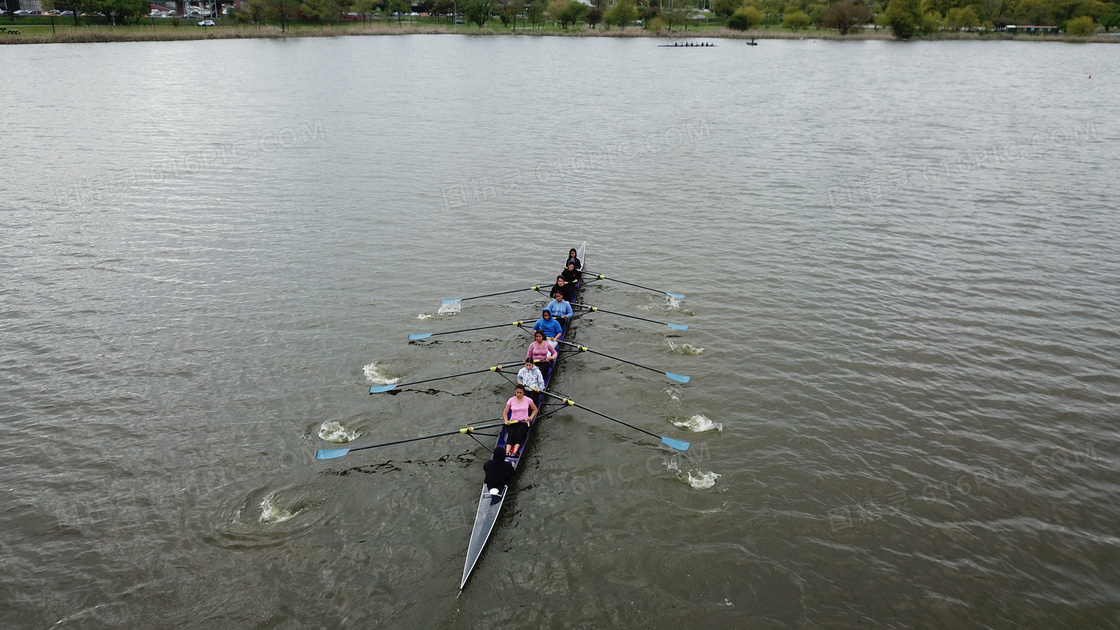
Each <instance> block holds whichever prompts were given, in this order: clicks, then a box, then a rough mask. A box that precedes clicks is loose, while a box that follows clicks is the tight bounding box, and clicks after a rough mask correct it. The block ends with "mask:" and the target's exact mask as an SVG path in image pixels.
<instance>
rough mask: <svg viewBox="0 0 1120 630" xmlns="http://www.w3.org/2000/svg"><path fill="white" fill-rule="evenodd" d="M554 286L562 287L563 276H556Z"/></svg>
mask: <svg viewBox="0 0 1120 630" xmlns="http://www.w3.org/2000/svg"><path fill="white" fill-rule="evenodd" d="M556 286H559V287H562V286H564V276H556Z"/></svg>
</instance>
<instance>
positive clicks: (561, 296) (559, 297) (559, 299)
mask: <svg viewBox="0 0 1120 630" xmlns="http://www.w3.org/2000/svg"><path fill="white" fill-rule="evenodd" d="M552 297H554V298H556V301H557V302H563V301H564V294H563V293H561V292H559V291H557V292H556V295H554V296H552Z"/></svg>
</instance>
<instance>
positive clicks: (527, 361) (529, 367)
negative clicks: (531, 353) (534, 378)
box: [525, 335, 536, 370]
mask: <svg viewBox="0 0 1120 630" xmlns="http://www.w3.org/2000/svg"><path fill="white" fill-rule="evenodd" d="M534 336H535V335H534ZM534 365H536V364H535V363H533V360H532V359H525V369H526V370H532V369H533V366H534Z"/></svg>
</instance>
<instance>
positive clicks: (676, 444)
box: [661, 436, 692, 451]
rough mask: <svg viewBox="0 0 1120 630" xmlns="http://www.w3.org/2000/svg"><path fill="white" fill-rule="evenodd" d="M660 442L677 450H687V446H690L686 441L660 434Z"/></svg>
mask: <svg viewBox="0 0 1120 630" xmlns="http://www.w3.org/2000/svg"><path fill="white" fill-rule="evenodd" d="M661 443H662V444H664V445H665V446H668V447H670V448H675V449H677V450H678V451H687V450H688V447H689V446H692V445H691V444H689V443H688V442H682V441H681V440H674V439H673V438H668V437H665V436H661Z"/></svg>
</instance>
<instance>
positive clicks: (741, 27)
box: [727, 7, 762, 31]
mask: <svg viewBox="0 0 1120 630" xmlns="http://www.w3.org/2000/svg"><path fill="white" fill-rule="evenodd" d="M760 22H762V11H759V10H758V9H756V8H754V7H743V8H741V9H739V10H738V11H736V12H734V13H732V14H731V17H729V18H727V28H733V29H735V30H737V31H746V30H750V29H752V28H754V27H756V26H758V24H759V23H760Z"/></svg>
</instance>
